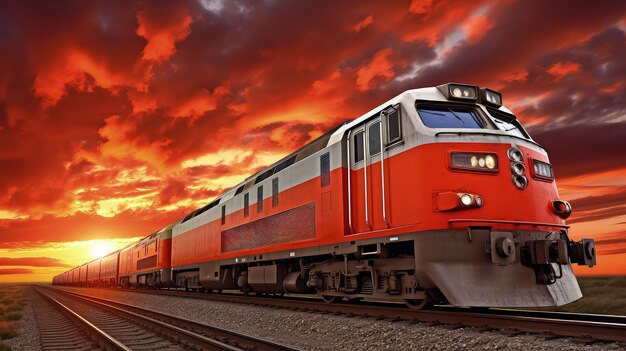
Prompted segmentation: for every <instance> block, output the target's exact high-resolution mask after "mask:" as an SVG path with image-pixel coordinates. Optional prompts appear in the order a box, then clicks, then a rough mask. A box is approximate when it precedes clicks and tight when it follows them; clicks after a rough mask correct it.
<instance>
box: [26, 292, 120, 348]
mask: <svg viewBox="0 0 626 351" xmlns="http://www.w3.org/2000/svg"><path fill="white" fill-rule="evenodd" d="M35 291H37V293H39V294H40V295H41V296H43V297H44V298H46V299H47V300H48V301H49V302H50V303H51V304H52V306H54V307H55V308H56V309H57V310H59V311H61V313H63V314H64V315H65V316H67V317H68V318H69V319H70V320H71V321H72V322H73V323H74V324H76V325H77V326H78V327H79V328H81V329H83V330H85V331H86V333H87V334H88V335H89V336H90V338H91V339H92V340H94V341H95V342H96V343H98V344H99V345H100V346H101V347H102V348H103V349H105V350H112V351H131V349H129V348H128V347H126V345H124V344H122V343H121V342H119V341H118V340H117V339H115V338H114V337H112V336H111V335H109V334H107V333H106V332H105V331H103V330H102V329H100V328H98V327H97V326H95V325H94V324H93V323H91V322H89V321H88V320H86V319H85V318H83V317H82V316H81V315H79V314H78V313H76V312H74V311H73V310H72V309H70V308H69V307H67V306H65V305H64V304H62V303H61V302H60V301H59V300H57V299H55V298H54V297H52V296H50V295H48V294H45V293H43V292H41V291H40V290H39V289H35Z"/></svg>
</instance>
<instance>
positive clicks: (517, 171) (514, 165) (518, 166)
mask: <svg viewBox="0 0 626 351" xmlns="http://www.w3.org/2000/svg"><path fill="white" fill-rule="evenodd" d="M511 173H513V175H517V176H521V175H524V173H526V167H524V165H523V164H522V163H519V162H511Z"/></svg>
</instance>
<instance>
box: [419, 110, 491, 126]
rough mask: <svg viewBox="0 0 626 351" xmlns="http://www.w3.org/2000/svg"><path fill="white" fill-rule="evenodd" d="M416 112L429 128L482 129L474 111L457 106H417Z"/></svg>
mask: <svg viewBox="0 0 626 351" xmlns="http://www.w3.org/2000/svg"><path fill="white" fill-rule="evenodd" d="M417 112H418V114H419V115H420V118H421V119H422V121H423V122H424V124H425V125H426V126H427V127H430V128H469V129H482V128H483V125H482V123H481V122H480V119H479V118H478V115H477V114H476V112H474V111H473V110H470V109H464V108H458V107H418V108H417Z"/></svg>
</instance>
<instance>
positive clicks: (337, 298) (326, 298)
mask: <svg viewBox="0 0 626 351" xmlns="http://www.w3.org/2000/svg"><path fill="white" fill-rule="evenodd" d="M341 299H342V297H341V296H331V295H322V300H324V302H326V303H336V302H339V301H341Z"/></svg>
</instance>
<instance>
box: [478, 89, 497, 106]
mask: <svg viewBox="0 0 626 351" xmlns="http://www.w3.org/2000/svg"><path fill="white" fill-rule="evenodd" d="M480 103H482V104H485V105H492V106H498V107H500V106H502V94H500V93H498V92H497V91H493V90H491V89H487V88H482V89H480Z"/></svg>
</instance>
